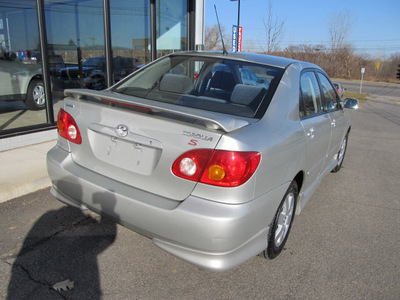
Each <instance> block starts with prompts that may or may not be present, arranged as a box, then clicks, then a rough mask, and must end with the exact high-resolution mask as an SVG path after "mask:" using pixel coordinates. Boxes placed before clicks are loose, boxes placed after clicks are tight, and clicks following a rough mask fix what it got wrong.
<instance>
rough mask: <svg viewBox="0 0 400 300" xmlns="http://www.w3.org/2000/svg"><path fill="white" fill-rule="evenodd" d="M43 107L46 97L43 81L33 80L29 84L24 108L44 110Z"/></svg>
mask: <svg viewBox="0 0 400 300" xmlns="http://www.w3.org/2000/svg"><path fill="white" fill-rule="evenodd" d="M45 105H46V97H45V93H44V86H43V81H42V80H40V79H33V80H32V81H31V82H30V83H29V87H28V93H27V94H26V100H25V106H26V108H27V109H30V110H39V109H43V108H45Z"/></svg>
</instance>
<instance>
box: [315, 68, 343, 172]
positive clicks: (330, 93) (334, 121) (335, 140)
mask: <svg viewBox="0 0 400 300" xmlns="http://www.w3.org/2000/svg"><path fill="white" fill-rule="evenodd" d="M317 76H318V80H319V83H320V86H321V91H322V98H323V103H324V110H325V111H327V112H328V115H329V118H330V121H331V129H332V134H331V142H330V146H329V151H328V157H327V158H328V159H327V162H326V166H329V162H331V161H332V160H333V159H335V155H336V154H337V153H338V152H339V148H340V145H341V143H342V140H343V137H344V134H345V130H346V116H345V113H344V110H343V109H342V108H341V106H340V99H339V96H338V95H337V93H336V92H335V88H334V86H333V85H332V84H331V82H330V80H329V79H328V77H327V76H326V75H325V74H323V73H321V72H317Z"/></svg>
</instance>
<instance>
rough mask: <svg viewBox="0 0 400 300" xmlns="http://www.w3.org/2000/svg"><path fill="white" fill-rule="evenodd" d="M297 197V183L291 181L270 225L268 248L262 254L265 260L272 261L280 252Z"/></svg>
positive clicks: (294, 209)
mask: <svg viewBox="0 0 400 300" xmlns="http://www.w3.org/2000/svg"><path fill="white" fill-rule="evenodd" d="M297 196H298V187H297V183H296V181H292V182H291V183H290V186H289V188H288V190H287V191H286V193H285V196H284V197H283V199H282V202H281V204H280V205H279V208H278V210H277V212H276V214H275V217H274V219H273V221H272V223H271V227H270V231H269V235H268V247H267V249H266V250H264V252H263V254H264V257H265V258H269V259H273V258H275V257H277V256H278V255H279V254H280V253H281V252H282V250H283V247H284V246H285V243H286V241H287V239H288V236H289V232H290V229H291V227H292V223H293V219H294V214H295V211H296V202H297Z"/></svg>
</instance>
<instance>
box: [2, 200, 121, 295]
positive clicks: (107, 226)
mask: <svg viewBox="0 0 400 300" xmlns="http://www.w3.org/2000/svg"><path fill="white" fill-rule="evenodd" d="M93 197H94V198H96V195H94V196H93ZM97 197H104V195H97ZM107 197H109V198H108V200H109V201H108V203H107V205H113V207H114V206H115V200H114V199H112V198H111V199H110V194H109V193H108V194H107ZM116 230H117V228H116V223H115V222H114V221H111V220H110V219H107V218H103V217H102V218H100V217H95V218H93V217H90V216H87V215H85V214H83V213H82V212H81V211H80V210H79V209H76V208H73V207H69V206H66V207H63V208H61V209H59V210H52V211H49V212H47V213H45V214H44V215H43V216H42V217H40V219H39V220H38V221H37V222H36V223H35V224H34V225H33V227H32V229H31V230H30V231H29V233H28V235H27V237H26V238H25V240H24V243H23V245H22V248H21V250H20V252H19V253H18V256H17V258H16V260H15V261H14V263H13V266H12V271H11V272H12V274H11V280H10V283H9V285H8V297H7V298H8V299H57V298H61V299H62V298H64V299H100V298H102V292H101V284H100V278H99V269H98V264H97V256H98V255H99V254H100V253H101V252H103V251H104V250H105V249H106V248H107V247H109V246H110V245H111V244H112V243H113V242H114V240H115V238H116Z"/></svg>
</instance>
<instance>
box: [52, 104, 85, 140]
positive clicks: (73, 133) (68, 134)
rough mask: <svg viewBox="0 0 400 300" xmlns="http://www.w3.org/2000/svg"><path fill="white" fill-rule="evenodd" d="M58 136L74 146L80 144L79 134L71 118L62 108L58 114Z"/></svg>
mask: <svg viewBox="0 0 400 300" xmlns="http://www.w3.org/2000/svg"><path fill="white" fill-rule="evenodd" d="M57 129H58V134H59V135H61V136H62V137H63V138H66V139H67V140H68V141H70V142H73V143H75V144H80V143H82V137H81V133H80V131H79V128H78V125H76V122H75V120H74V119H73V118H72V116H71V115H70V114H69V113H67V112H66V111H65V110H63V109H62V108H61V109H60V111H59V112H58V120H57Z"/></svg>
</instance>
